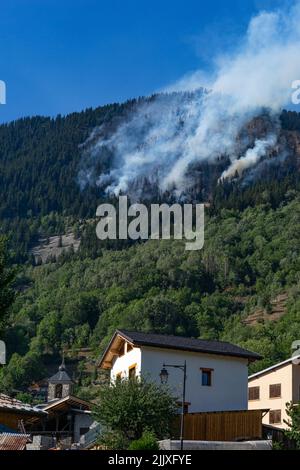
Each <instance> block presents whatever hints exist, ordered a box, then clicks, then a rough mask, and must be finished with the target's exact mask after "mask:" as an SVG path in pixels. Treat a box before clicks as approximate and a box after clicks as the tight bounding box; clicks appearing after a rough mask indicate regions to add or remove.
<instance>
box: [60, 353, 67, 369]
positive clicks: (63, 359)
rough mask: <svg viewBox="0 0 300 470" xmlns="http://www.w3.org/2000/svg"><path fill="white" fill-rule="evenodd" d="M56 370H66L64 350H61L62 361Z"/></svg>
mask: <svg viewBox="0 0 300 470" xmlns="http://www.w3.org/2000/svg"><path fill="white" fill-rule="evenodd" d="M58 370H61V371H63V370H66V365H65V353H64V351H63V352H62V361H61V365H60V366H59V368H58Z"/></svg>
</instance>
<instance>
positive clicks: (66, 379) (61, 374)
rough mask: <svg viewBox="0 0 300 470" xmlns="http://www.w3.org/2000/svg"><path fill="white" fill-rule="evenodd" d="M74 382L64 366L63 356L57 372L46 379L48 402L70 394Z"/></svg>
mask: <svg viewBox="0 0 300 470" xmlns="http://www.w3.org/2000/svg"><path fill="white" fill-rule="evenodd" d="M73 385H74V382H73V381H72V380H71V378H70V376H69V374H68V373H67V370H66V366H65V358H64V356H63V359H62V363H61V365H60V366H59V368H58V372H56V374H55V375H53V376H52V377H50V379H49V380H48V400H47V401H48V402H49V401H53V400H60V399H61V398H65V397H67V396H69V395H72V390H73Z"/></svg>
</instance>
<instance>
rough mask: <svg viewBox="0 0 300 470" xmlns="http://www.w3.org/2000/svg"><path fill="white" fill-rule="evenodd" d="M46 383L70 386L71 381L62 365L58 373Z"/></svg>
mask: <svg viewBox="0 0 300 470" xmlns="http://www.w3.org/2000/svg"><path fill="white" fill-rule="evenodd" d="M48 382H49V383H52V384H72V383H73V380H72V379H71V378H70V376H69V374H68V373H67V371H66V368H65V365H64V363H63V364H62V365H61V366H59V369H58V372H56V374H54V375H53V376H52V377H50V379H49V380H48Z"/></svg>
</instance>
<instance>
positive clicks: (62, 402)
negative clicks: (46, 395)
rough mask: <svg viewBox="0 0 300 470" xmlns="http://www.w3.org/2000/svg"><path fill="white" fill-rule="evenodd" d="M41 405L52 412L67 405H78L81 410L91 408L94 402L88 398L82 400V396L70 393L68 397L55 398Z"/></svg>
mask: <svg viewBox="0 0 300 470" xmlns="http://www.w3.org/2000/svg"><path fill="white" fill-rule="evenodd" d="M40 406H41V407H43V410H46V411H49V412H50V411H54V410H58V409H62V408H65V407H66V406H72V407H78V408H79V409H81V410H90V409H91V407H92V404H91V403H89V402H88V401H86V400H82V399H81V398H78V397H74V396H72V395H68V396H67V397H64V398H60V399H58V400H53V401H50V402H49V403H45V404H43V405H40Z"/></svg>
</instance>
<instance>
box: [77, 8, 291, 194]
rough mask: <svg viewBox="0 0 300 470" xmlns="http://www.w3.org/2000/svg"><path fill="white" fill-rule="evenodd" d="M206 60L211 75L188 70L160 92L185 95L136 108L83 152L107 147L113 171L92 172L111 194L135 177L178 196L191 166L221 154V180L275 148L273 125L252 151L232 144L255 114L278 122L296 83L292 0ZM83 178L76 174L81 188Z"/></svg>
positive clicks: (256, 20) (264, 14)
mask: <svg viewBox="0 0 300 470" xmlns="http://www.w3.org/2000/svg"><path fill="white" fill-rule="evenodd" d="M213 63H214V71H213V73H212V74H211V76H208V77H207V76H205V74H204V73H203V72H202V71H196V72H195V73H193V74H190V75H189V76H186V77H184V78H183V79H181V80H179V81H178V82H177V83H175V84H173V85H172V86H170V87H169V88H168V89H167V91H169V92H174V91H175V92H176V91H178V92H181V91H184V92H185V94H180V93H173V94H169V95H157V96H156V97H154V98H153V99H151V100H149V101H148V102H146V103H144V104H142V105H138V106H137V107H136V109H135V111H134V113H133V115H132V116H131V117H130V118H129V119H128V120H126V122H124V123H123V124H120V125H119V126H118V128H117V130H116V131H115V132H113V134H112V135H111V136H110V137H109V138H106V139H103V137H101V136H100V137H99V139H98V141H97V142H96V143H95V145H94V146H93V148H92V150H91V152H92V154H93V155H94V156H95V158H97V157H98V158H100V159H101V155H102V152H103V151H107V150H108V151H109V152H111V154H112V155H113V156H114V158H113V161H114V165H113V169H110V170H109V171H108V172H107V173H104V174H101V175H98V181H97V183H98V184H99V185H105V186H106V188H107V190H108V191H113V192H115V193H116V194H117V193H119V192H120V191H123V192H126V190H127V189H128V187H129V185H130V184H131V183H132V182H133V181H136V180H137V179H139V178H147V179H149V180H151V178H153V179H155V180H156V181H157V182H158V185H159V187H160V189H161V190H166V189H170V188H176V190H177V191H178V192H181V191H184V190H185V189H186V188H187V187H188V185H189V180H188V178H187V170H188V169H189V168H190V166H191V164H193V163H197V162H201V161H214V160H215V159H216V158H218V157H220V156H221V155H226V156H228V157H229V158H230V161H231V164H230V167H229V168H228V169H227V170H226V171H225V172H224V173H223V175H222V178H223V179H224V178H232V177H233V176H234V175H235V174H236V173H238V174H239V175H242V173H243V172H244V171H245V170H246V169H248V168H250V167H253V166H254V165H256V164H257V163H258V162H259V161H260V160H261V159H262V158H263V157H264V156H265V155H266V152H268V151H269V149H270V147H272V146H273V145H275V144H276V140H277V137H278V135H276V132H277V134H278V133H279V129H278V128H277V127H276V126H275V131H274V132H275V134H274V135H270V134H268V135H265V136H263V137H262V138H259V139H258V140H256V142H255V144H254V146H253V143H252V144H250V143H249V147H250V148H249V147H248V150H246V151H245V152H244V153H243V154H242V155H241V153H240V152H239V150H240V149H239V146H238V143H237V141H238V138H239V135H240V133H241V130H242V129H243V128H244V126H246V125H247V123H249V122H250V121H251V119H253V118H255V117H256V116H258V115H259V114H260V113H261V112H262V111H263V110H264V111H265V110H267V112H268V114H269V116H271V118H272V116H273V117H274V121H276V122H278V120H277V117H278V113H279V112H280V110H281V109H282V108H283V107H284V106H286V105H288V104H289V103H290V101H291V93H292V91H291V84H292V82H293V81H294V80H296V79H299V78H300V4H299V2H298V1H297V2H296V3H293V6H292V7H290V8H289V9H284V10H283V9H282V10H276V11H272V12H266V11H262V12H261V13H259V14H258V15H257V16H255V17H254V18H252V19H251V21H250V23H249V26H248V29H247V31H246V34H245V37H244V38H242V39H241V40H240V43H239V46H238V47H237V48H236V50H235V52H234V53H231V54H230V55H225V54H224V55H223V56H222V57H216V58H215V59H214V61H213ZM203 87H204V88H205V90H208V91H204V89H203ZM195 91H196V92H195ZM186 92H191V93H190V94H187V93H186ZM100 134H101V132H100ZM88 177H89V175H88V172H86V174H84V172H81V182H82V184H83V185H84V184H85V183H88V181H89V178H88Z"/></svg>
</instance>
